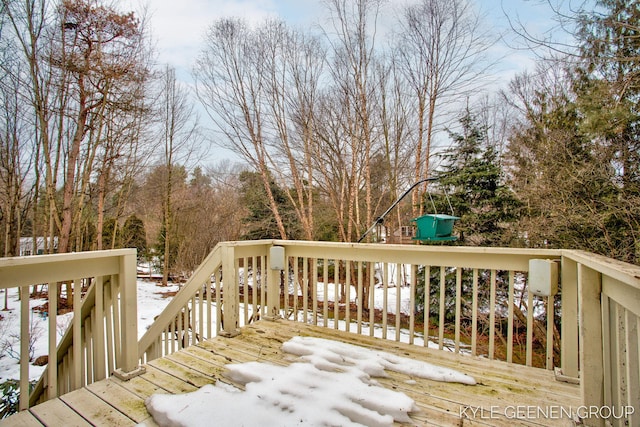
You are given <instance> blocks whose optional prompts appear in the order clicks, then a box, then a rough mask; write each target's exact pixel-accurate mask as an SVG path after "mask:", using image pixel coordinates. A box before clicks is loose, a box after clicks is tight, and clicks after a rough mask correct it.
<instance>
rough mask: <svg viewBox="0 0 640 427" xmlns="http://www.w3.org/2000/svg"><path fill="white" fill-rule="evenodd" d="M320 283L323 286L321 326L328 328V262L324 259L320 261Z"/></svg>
mask: <svg viewBox="0 0 640 427" xmlns="http://www.w3.org/2000/svg"><path fill="white" fill-rule="evenodd" d="M322 282H323V286H324V290H323V294H322V317H323V318H324V320H323V322H322V323H323V326H324V327H325V328H326V327H328V326H329V323H328V322H329V260H328V259H327V258H324V259H323V260H322Z"/></svg>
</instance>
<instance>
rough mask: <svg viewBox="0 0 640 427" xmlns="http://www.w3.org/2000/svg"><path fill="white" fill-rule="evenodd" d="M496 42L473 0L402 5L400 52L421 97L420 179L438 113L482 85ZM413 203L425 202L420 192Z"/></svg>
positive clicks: (423, 175)
mask: <svg viewBox="0 0 640 427" xmlns="http://www.w3.org/2000/svg"><path fill="white" fill-rule="evenodd" d="M492 44H493V40H491V38H490V36H489V34H488V32H487V31H485V30H483V28H482V23H481V20H480V16H479V15H478V14H477V13H475V12H474V10H473V9H472V6H471V4H470V2H469V1H468V0H451V1H439V0H420V1H419V2H418V3H417V4H410V5H407V6H406V7H405V8H404V9H403V10H402V13H401V17H400V19H399V30H398V49H397V51H398V56H399V61H400V64H401V67H402V69H403V70H404V73H405V75H406V79H407V81H408V83H409V85H410V87H411V90H412V92H413V94H414V96H415V98H416V114H417V132H416V135H415V137H416V159H415V170H414V180H415V181H418V180H419V179H421V178H427V177H429V175H430V173H431V171H430V165H429V161H430V157H431V155H432V144H433V137H434V133H435V132H436V129H437V118H438V116H439V115H441V114H443V113H447V112H448V107H449V106H451V105H452V104H453V103H455V102H459V101H460V100H464V99H466V98H467V97H469V96H470V94H471V91H472V90H473V89H475V88H477V87H478V83H479V81H481V79H480V77H481V76H482V75H483V73H484V72H485V71H486V69H487V66H488V63H487V62H486V53H487V50H488V49H489V48H490V47H491V46H492ZM424 188H425V189H426V184H425V187H424ZM413 205H414V206H416V207H417V206H419V203H418V193H417V192H414V193H413ZM420 213H421V212H420ZM414 214H418V212H417V211H414Z"/></svg>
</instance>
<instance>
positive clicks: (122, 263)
mask: <svg viewBox="0 0 640 427" xmlns="http://www.w3.org/2000/svg"><path fill="white" fill-rule="evenodd" d="M33 285H47V288H48V289H47V291H48V301H47V304H48V305H47V313H46V315H47V319H48V328H47V329H48V344H49V350H48V356H47V357H48V363H47V368H46V370H45V372H44V374H43V375H42V377H41V378H40V380H39V381H38V383H37V384H36V386H35V388H34V389H33V391H32V392H31V396H30V395H29V393H20V403H19V407H20V409H21V410H23V409H26V408H28V407H29V406H32V405H34V404H37V403H39V402H42V401H45V400H48V399H51V398H53V397H56V396H59V395H61V394H64V393H67V392H69V391H73V390H75V389H78V388H80V387H82V386H84V385H87V384H90V383H92V382H95V381H99V380H101V379H103V378H106V377H107V376H108V375H111V374H112V373H114V372H115V373H118V374H120V375H121V376H123V377H127V376H128V375H131V374H132V373H134V372H135V371H136V370H137V368H138V354H137V348H138V347H137V300H136V251H135V249H120V250H112V251H95V252H82V253H70V254H57V255H38V256H27V257H17V258H0V289H5V290H6V289H9V288H19V290H20V295H21V298H20V390H28V389H29V378H30V375H29V366H30V360H29V356H30V355H29V346H30V345H29V344H30V335H31V333H32V331H31V319H30V317H31V316H30V312H31V310H30V307H29V297H28V296H29V294H30V286H33ZM59 297H60V299H59ZM62 298H65V299H66V301H67V304H66V305H71V303H72V304H73V320H72V323H71V325H70V326H69V329H68V330H67V331H66V332H65V333H64V335H63V336H62V338H61V339H60V340H58V338H57V335H58V330H57V319H58V308H59V302H60V300H61V299H62ZM51 367H55V369H52V368H51Z"/></svg>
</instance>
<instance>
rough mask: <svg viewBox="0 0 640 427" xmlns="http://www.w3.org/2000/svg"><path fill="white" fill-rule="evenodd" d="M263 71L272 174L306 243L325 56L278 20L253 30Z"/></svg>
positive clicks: (311, 215) (310, 39) (310, 228)
mask: <svg viewBox="0 0 640 427" xmlns="http://www.w3.org/2000/svg"><path fill="white" fill-rule="evenodd" d="M258 33H259V40H262V41H263V43H264V44H263V48H262V49H261V53H262V57H261V59H260V62H261V63H262V64H263V66H264V68H263V70H264V72H263V73H262V75H261V76H256V78H263V79H264V86H265V110H267V111H270V113H271V114H270V115H269V118H268V119H267V122H268V124H269V127H270V128H271V129H272V131H271V133H272V134H273V137H272V141H271V143H270V145H271V147H272V151H273V154H271V155H270V157H269V160H270V162H271V166H272V169H273V170H274V171H275V173H276V174H278V176H279V178H280V181H281V182H282V183H283V184H284V185H283V188H284V189H285V191H286V194H287V196H288V198H289V200H290V202H291V204H292V206H293V207H294V210H295V212H296V216H297V217H298V219H299V221H300V224H301V225H302V229H303V232H304V235H305V238H306V239H308V240H313V238H314V211H313V203H314V195H313V186H314V182H315V180H314V162H313V159H312V157H313V146H314V144H315V135H314V126H315V103H316V101H317V99H318V96H319V91H320V87H319V84H320V79H321V76H322V70H323V65H324V61H325V55H326V52H325V50H324V48H323V47H322V45H321V43H320V41H319V40H318V39H317V38H316V37H314V36H310V35H308V34H305V33H302V32H300V31H294V30H290V29H288V28H287V27H286V26H285V25H284V23H282V22H279V21H267V22H266V23H265V24H264V25H263V26H262V27H260V28H259V29H258Z"/></svg>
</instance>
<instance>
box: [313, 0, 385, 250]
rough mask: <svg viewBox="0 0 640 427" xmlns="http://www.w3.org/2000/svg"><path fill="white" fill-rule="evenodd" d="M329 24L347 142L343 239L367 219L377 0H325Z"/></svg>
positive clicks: (370, 206)
mask: <svg viewBox="0 0 640 427" xmlns="http://www.w3.org/2000/svg"><path fill="white" fill-rule="evenodd" d="M326 3H327V6H328V8H329V12H330V22H329V25H330V29H329V30H325V33H326V34H327V38H328V40H329V42H330V44H331V46H332V50H333V58H332V61H331V62H330V72H331V76H332V81H333V84H334V85H335V86H336V87H335V89H334V93H335V96H337V97H339V99H340V101H339V102H341V103H342V104H344V105H345V106H346V108H344V109H343V110H342V111H343V113H344V115H343V116H342V120H343V128H344V130H345V131H346V132H345V136H346V137H347V138H348V141H349V147H348V151H347V152H348V155H349V156H350V161H349V164H348V170H349V172H348V173H349V175H350V176H351V179H349V181H348V188H347V194H348V197H349V200H348V203H347V218H345V219H346V221H347V224H346V230H345V232H344V239H345V240H346V241H352V240H353V239H354V237H356V236H355V234H356V233H359V232H360V231H361V230H363V229H364V228H365V227H366V226H367V225H368V224H370V223H371V222H372V218H373V207H374V206H373V199H372V193H371V162H370V160H371V158H372V155H373V153H374V148H373V145H374V142H375V141H374V139H375V134H374V128H375V123H374V119H373V117H374V113H373V111H374V109H375V107H374V104H375V101H374V97H373V93H374V87H375V84H374V83H373V81H372V80H373V79H372V73H373V69H374V62H375V56H376V55H375V52H376V50H375V32H376V28H377V27H376V26H377V20H378V15H379V13H380V7H381V4H382V2H381V1H380V0H356V1H345V0H327V1H326ZM360 185H362V186H363V187H364V210H365V212H364V218H363V216H362V215H361V213H360V194H359V193H360Z"/></svg>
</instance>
